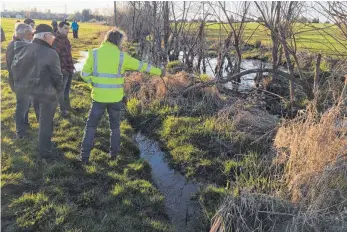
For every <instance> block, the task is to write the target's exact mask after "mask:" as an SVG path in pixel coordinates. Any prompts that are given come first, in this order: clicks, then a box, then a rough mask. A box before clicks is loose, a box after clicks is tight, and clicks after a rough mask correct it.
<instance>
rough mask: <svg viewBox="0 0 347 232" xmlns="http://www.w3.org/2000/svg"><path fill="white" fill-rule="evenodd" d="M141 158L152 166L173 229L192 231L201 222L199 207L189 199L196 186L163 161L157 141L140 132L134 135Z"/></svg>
mask: <svg viewBox="0 0 347 232" xmlns="http://www.w3.org/2000/svg"><path fill="white" fill-rule="evenodd" d="M135 141H136V143H137V145H138V147H139V149H140V155H141V158H143V159H144V160H146V161H147V162H148V163H149V164H150V165H151V167H152V178H153V181H154V183H155V185H156V187H157V188H158V189H159V191H160V192H161V193H162V194H163V195H164V197H165V207H166V211H167V214H168V215H169V217H170V220H171V222H172V224H173V225H174V227H175V230H176V231H177V232H178V231H179V232H183V231H185V232H195V231H199V230H197V229H198V227H199V225H200V224H201V220H200V216H201V209H200V205H199V202H198V201H197V200H192V199H191V197H192V195H193V194H195V193H197V192H198V185H197V184H195V183H193V182H192V181H189V180H187V179H186V178H185V177H184V176H182V175H181V174H179V173H178V172H176V171H175V170H173V169H171V168H170V167H169V165H168V163H167V161H166V160H165V153H164V152H162V151H161V149H160V147H159V145H158V143H157V142H156V141H154V140H151V139H149V138H146V137H145V136H143V135H142V134H141V133H138V134H137V135H136V136H135Z"/></svg>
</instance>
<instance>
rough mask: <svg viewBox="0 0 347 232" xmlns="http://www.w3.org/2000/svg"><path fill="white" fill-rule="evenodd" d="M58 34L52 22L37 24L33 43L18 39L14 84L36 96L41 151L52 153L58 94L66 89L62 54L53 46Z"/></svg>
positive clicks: (43, 154)
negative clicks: (62, 68)
mask: <svg viewBox="0 0 347 232" xmlns="http://www.w3.org/2000/svg"><path fill="white" fill-rule="evenodd" d="M54 39H55V37H54V34H53V29H52V27H50V26H49V25H46V24H40V25H38V26H37V27H36V31H35V35H34V40H33V42H32V43H25V42H22V41H16V42H15V44H14V47H15V49H14V59H13V62H12V65H11V67H12V73H13V77H14V86H15V87H16V88H20V89H21V91H23V92H27V93H28V94H29V95H30V96H32V97H33V99H34V108H35V113H36V117H37V118H39V154H40V156H41V157H47V156H49V155H50V154H51V153H52V148H53V144H52V142H51V138H52V135H53V118H54V113H55V110H56V108H57V96H59V95H60V94H61V92H62V90H63V75H62V73H61V69H60V61H59V56H58V54H57V53H56V51H54V50H53V49H52V44H53V41H54Z"/></svg>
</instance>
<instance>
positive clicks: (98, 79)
mask: <svg viewBox="0 0 347 232" xmlns="http://www.w3.org/2000/svg"><path fill="white" fill-rule="evenodd" d="M123 38H124V34H123V33H122V32H120V31H119V30H118V29H117V28H114V29H112V30H110V31H108V33H107V34H106V36H105V39H104V42H103V43H102V44H101V46H100V47H99V48H97V49H94V50H91V51H89V56H88V58H87V61H86V63H85V65H84V66H83V70H82V72H81V76H82V78H83V80H84V81H85V82H87V83H89V84H90V85H91V87H92V93H91V97H92V99H93V102H92V105H91V109H90V112H89V117H88V120H87V125H86V128H85V132H84V138H83V142H82V148H81V161H82V163H83V164H87V163H88V161H89V156H90V151H91V149H92V148H93V140H94V136H95V132H96V129H97V126H98V124H99V121H100V120H101V118H102V116H103V114H104V112H105V109H107V112H108V115H109V120H110V127H111V135H110V136H111V148H110V150H111V151H110V155H111V160H112V159H115V158H116V156H117V154H118V152H119V150H120V129H119V127H120V110H121V107H122V99H123V97H124V72H125V71H128V70H133V71H138V72H147V73H149V74H152V75H160V76H164V75H165V69H162V70H161V69H159V68H156V67H153V66H152V65H150V64H147V63H144V62H142V61H139V60H137V59H135V58H133V57H131V56H130V55H129V54H128V53H126V52H123V51H122V50H121V45H122V40H123Z"/></svg>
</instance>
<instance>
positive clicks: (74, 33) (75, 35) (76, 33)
mask: <svg viewBox="0 0 347 232" xmlns="http://www.w3.org/2000/svg"><path fill="white" fill-rule="evenodd" d="M72 33H73V37H74V39H78V30H75V31H72Z"/></svg>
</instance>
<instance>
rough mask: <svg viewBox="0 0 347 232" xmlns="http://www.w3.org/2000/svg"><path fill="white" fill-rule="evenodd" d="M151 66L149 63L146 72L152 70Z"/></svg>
mask: <svg viewBox="0 0 347 232" xmlns="http://www.w3.org/2000/svg"><path fill="white" fill-rule="evenodd" d="M151 67H152V65H151V64H148V65H147V68H146V71H145V72H149V71H150V70H151Z"/></svg>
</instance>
